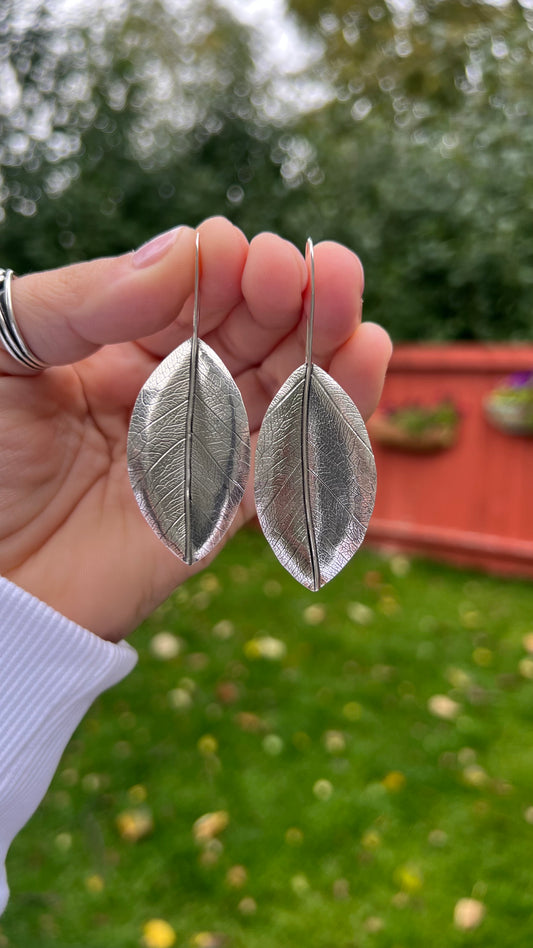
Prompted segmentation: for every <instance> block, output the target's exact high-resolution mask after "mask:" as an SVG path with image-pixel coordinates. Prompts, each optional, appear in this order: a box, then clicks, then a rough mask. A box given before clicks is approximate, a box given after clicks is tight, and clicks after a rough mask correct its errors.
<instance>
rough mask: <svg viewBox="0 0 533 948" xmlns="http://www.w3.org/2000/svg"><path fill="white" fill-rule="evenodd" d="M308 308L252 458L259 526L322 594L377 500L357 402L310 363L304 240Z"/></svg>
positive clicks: (357, 541)
mask: <svg viewBox="0 0 533 948" xmlns="http://www.w3.org/2000/svg"><path fill="white" fill-rule="evenodd" d="M306 250H307V253H306V256H307V255H308V256H309V259H310V268H311V306H310V313H309V319H308V324H307V346H306V361H305V363H304V364H303V365H301V366H300V367H299V368H298V369H296V371H295V372H293V373H292V375H291V376H290V377H289V378H288V379H287V381H286V382H285V384H284V385H283V386H282V387H281V389H280V390H279V392H278V393H277V395H276V396H275V398H274V400H273V401H272V403H271V404H270V406H269V408H268V410H267V412H266V415H265V417H264V420H263V424H262V425H261V430H260V432H259V438H258V441H257V449H256V455H255V503H256V509H257V515H258V517H259V522H260V524H261V527H262V529H263V532H264V534H265V536H266V538H267V540H268V542H269V543H270V546H271V547H272V549H273V551H274V553H275V554H276V556H277V558H278V559H279V561H280V563H281V564H282V565H283V566H284V567H285V569H287V570H288V571H289V573H291V574H292V576H294V578H295V579H297V580H298V581H299V582H300V583H302V585H304V586H307V588H308V589H313V590H318V589H320V587H321V586H323V585H324V583H327V582H328V581H329V580H330V579H333V577H334V576H336V575H337V573H338V572H339V571H340V570H341V569H342V568H343V566H345V565H346V563H347V562H348V561H349V560H350V559H351V557H352V556H353V554H354V553H355V552H356V551H357V550H358V548H359V546H360V545H361V543H362V542H363V539H364V536H365V533H366V529H367V527H368V522H369V520H370V517H371V515H372V510H373V507H374V500H375V495H376V466H375V463H374V455H373V454H372V448H371V446H370V441H369V438H368V434H367V431H366V428H365V425H364V422H363V419H362V418H361V415H360V414H359V411H358V410H357V408H356V407H355V405H354V403H353V401H352V400H351V398H350V397H349V395H347V394H346V392H345V391H344V390H343V389H342V388H341V387H340V385H338V384H337V382H335V381H334V380H333V379H332V378H331V376H330V375H328V373H327V372H325V371H324V370H323V369H321V368H319V367H318V366H317V365H315V364H314V363H313V361H312V348H313V321H314V313H315V262H314V251H313V243H312V241H311V240H310V239H309V240H308V241H307V248H306Z"/></svg>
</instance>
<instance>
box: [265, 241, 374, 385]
mask: <svg viewBox="0 0 533 948" xmlns="http://www.w3.org/2000/svg"><path fill="white" fill-rule="evenodd" d="M363 283H364V279H363V268H362V266H361V263H360V261H359V259H358V257H357V256H356V255H355V254H354V253H352V252H351V251H350V250H348V249H347V248H346V247H343V246H341V245H340V244H335V243H331V242H326V243H322V244H318V245H317V246H316V247H315V318H314V333H313V360H314V361H315V362H317V363H318V364H320V365H321V366H323V367H324V368H325V369H328V367H329V363H330V360H331V358H332V356H333V354H334V353H335V352H336V351H337V349H338V348H339V347H340V346H342V345H344V343H345V342H346V341H347V340H348V339H349V338H350V336H351V335H352V334H353V332H354V331H355V329H356V327H357V326H358V325H359V323H360V321H361V297H362V291H363ZM310 303H311V285H310V280H308V282H307V287H306V291H305V296H304V311H303V317H302V318H301V319H300V320H299V321H298V323H297V325H296V328H295V331H294V332H292V333H291V334H290V335H289V336H287V337H286V338H284V339H283V340H282V342H281V343H280V344H279V345H278V346H277V347H276V348H275V349H274V350H273V351H272V352H271V353H270V354H269V355H268V356H267V357H266V358H265V359H264V361H263V364H262V365H261V366H260V368H259V370H258V372H259V382H260V384H261V386H262V387H263V388H264V389H265V391H266V392H267V393H268V394H270V397H272V396H273V395H274V394H275V393H276V392H277V390H278V388H279V387H280V385H281V384H282V383H283V382H284V381H285V379H286V378H288V376H289V375H290V374H291V372H293V371H294V369H295V368H297V366H299V365H301V364H302V362H304V361H305V342H306V334H307V318H308V314H309V307H310Z"/></svg>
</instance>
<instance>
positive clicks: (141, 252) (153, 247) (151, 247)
mask: <svg viewBox="0 0 533 948" xmlns="http://www.w3.org/2000/svg"><path fill="white" fill-rule="evenodd" d="M182 229H183V228H182V227H173V228H172V230H166V231H165V233H164V234H158V235H157V237H152V240H149V241H147V243H145V244H142V246H140V247H139V249H138V250H136V251H135V253H134V254H133V266H134V267H137V268H139V267H150V266H151V265H152V264H153V263H157V261H158V260H160V259H161V257H164V255H165V254H166V253H167V251H168V250H170V248H171V247H172V245H173V243H174V242H175V240H176V237H177V236H178V234H179V232H180V231H181V230H182Z"/></svg>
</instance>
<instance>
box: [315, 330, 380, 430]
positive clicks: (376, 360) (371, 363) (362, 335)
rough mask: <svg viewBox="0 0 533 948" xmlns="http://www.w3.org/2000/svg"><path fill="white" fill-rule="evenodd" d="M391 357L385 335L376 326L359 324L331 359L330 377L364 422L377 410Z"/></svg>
mask: <svg viewBox="0 0 533 948" xmlns="http://www.w3.org/2000/svg"><path fill="white" fill-rule="evenodd" d="M391 355H392V342H391V340H390V337H389V335H388V333H386V332H385V330H384V329H383V328H382V327H381V326H378V325H377V324H376V323H361V325H360V326H359V327H358V329H357V330H356V331H355V333H354V334H353V336H351V337H350V339H348V341H347V342H346V343H345V344H344V345H343V346H341V347H340V349H338V350H337V352H336V353H335V355H334V356H333V358H332V359H331V362H330V364H329V371H330V374H331V375H332V376H333V378H334V379H335V380H336V381H337V382H338V383H339V385H341V386H342V388H343V389H344V390H345V391H346V392H348V395H349V396H350V398H351V399H352V400H353V401H354V402H355V404H356V405H357V407H358V409H359V411H360V412H361V415H362V416H363V418H365V419H367V418H369V417H370V415H371V414H372V412H374V411H375V410H376V408H377V406H378V402H379V400H380V398H381V392H382V389H383V383H384V381H385V373H386V371H387V366H388V364H389V360H390V357H391Z"/></svg>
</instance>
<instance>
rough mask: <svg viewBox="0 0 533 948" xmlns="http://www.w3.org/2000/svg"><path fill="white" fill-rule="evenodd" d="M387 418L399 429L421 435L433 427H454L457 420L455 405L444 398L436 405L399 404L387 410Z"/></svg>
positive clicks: (457, 414)
mask: <svg viewBox="0 0 533 948" xmlns="http://www.w3.org/2000/svg"><path fill="white" fill-rule="evenodd" d="M387 419H388V420H389V421H390V422H391V423H392V424H393V425H394V426H395V427H396V428H399V429H400V430H401V431H405V432H408V433H409V434H413V435H423V434H425V433H426V432H427V431H431V430H432V429H434V428H451V429H454V428H455V427H456V426H457V423H458V421H459V413H458V411H457V409H456V407H455V405H454V404H453V403H452V402H451V401H449V400H448V399H445V400H444V401H441V402H439V403H438V404H436V405H416V404H412V405H401V406H399V407H397V408H394V407H393V408H390V409H389V410H388V411H387Z"/></svg>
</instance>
